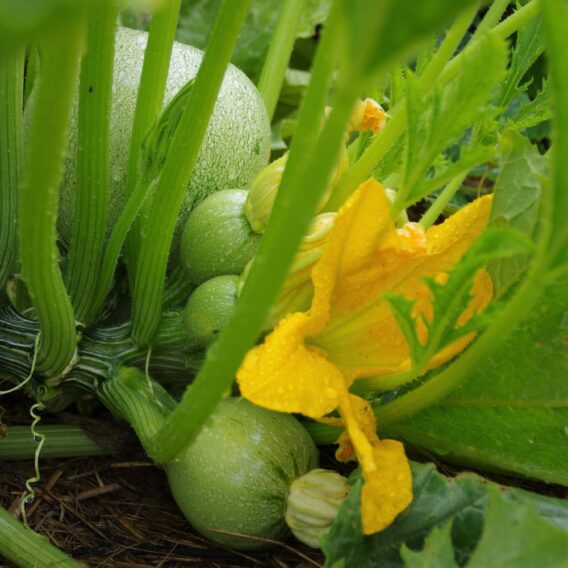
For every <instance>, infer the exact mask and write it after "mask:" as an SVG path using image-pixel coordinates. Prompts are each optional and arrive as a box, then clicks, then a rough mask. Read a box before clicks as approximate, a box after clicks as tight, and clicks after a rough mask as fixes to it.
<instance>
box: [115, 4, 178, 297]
mask: <svg viewBox="0 0 568 568" xmlns="http://www.w3.org/2000/svg"><path fill="white" fill-rule="evenodd" d="M180 3H181V0H163V1H162V2H158V5H157V7H156V10H155V11H154V13H153V14H152V22H151V23H150V31H149V33H148V43H147V44H146V51H145V52H144V64H143V66H142V74H141V76H140V86H139V88H138V95H137V98H136V109H135V111H134V123H133V127H132V134H131V138H130V153H129V155H128V165H127V170H126V196H127V197H128V196H130V195H131V194H132V193H133V192H134V191H135V190H136V187H137V185H138V177H139V176H138V164H139V160H140V152H141V149H142V142H143V140H144V137H145V136H146V134H147V133H148V131H149V130H150V128H151V127H152V125H153V124H154V122H155V121H156V119H157V118H158V115H159V114H160V112H161V110H162V106H163V102H164V93H165V91H166V82H167V78H168V70H169V68H170V57H171V54H172V47H173V44H174V38H175V34H176V28H177V23H178V17H179V10H180ZM140 230H141V225H140V222H135V223H134V227H133V228H132V230H131V231H130V234H129V237H128V241H127V245H126V262H127V265H128V267H129V271H128V278H129V282H130V290H131V291H133V290H134V275H135V274H136V262H137V258H138V254H139V250H140Z"/></svg>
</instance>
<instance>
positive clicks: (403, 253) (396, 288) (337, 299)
mask: <svg viewBox="0 0 568 568" xmlns="http://www.w3.org/2000/svg"><path fill="white" fill-rule="evenodd" d="M368 191H373V188H368ZM366 204H367V205H366V210H365V219H368V218H369V214H371V216H373V214H374V216H375V218H376V216H377V215H383V216H384V215H385V211H384V209H383V208H381V207H377V208H376V209H375V210H374V211H370V208H371V207H372V205H373V203H372V202H370V200H367V201H366ZM490 208H491V198H490V196H487V197H483V198H481V199H478V200H476V201H474V202H473V203H471V204H470V205H468V206H466V207H464V208H463V209H462V210H460V211H459V212H458V213H456V215H454V216H452V217H451V218H450V219H448V220H447V221H446V222H445V223H443V224H442V225H438V226H436V227H433V228H431V229H430V230H428V231H427V232H426V234H425V235H424V241H422V240H421V238H420V231H419V230H417V229H416V228H415V227H413V226H408V225H407V226H405V227H404V229H403V230H399V231H398V232H397V233H396V234H395V235H394V236H393V233H392V231H388V230H385V231H384V234H387V233H388V234H389V237H388V240H387V241H383V242H381V243H380V244H379V246H378V247H377V248H376V250H375V252H374V254H368V255H367V256H366V257H365V261H364V262H363V263H362V264H359V266H358V268H357V269H356V270H354V271H351V272H345V271H344V272H342V273H341V274H340V278H338V279H337V281H336V282H335V283H334V295H333V301H332V305H333V310H332V312H331V313H330V321H329V323H328V324H327V326H326V327H325V329H324V330H322V332H321V333H319V334H318V336H317V339H316V343H317V345H319V346H320V347H322V348H324V349H325V350H326V352H328V353H329V358H330V361H332V362H333V363H335V364H336V365H337V366H338V367H339V368H340V369H341V370H342V372H343V373H344V375H346V377H347V378H348V379H349V380H350V381H352V380H353V379H355V378H357V377H359V376H380V375H384V374H390V373H397V372H401V371H403V370H405V369H407V368H408V367H409V365H410V357H409V351H408V345H407V343H406V340H405V339H404V335H403V334H402V332H401V330H400V328H399V326H398V324H397V322H396V319H395V318H394V315H393V313H392V311H391V309H390V305H389V304H388V303H387V302H386V301H385V300H383V299H382V296H383V294H384V293H385V292H394V293H397V294H402V295H404V296H406V297H407V298H409V299H413V300H415V302H416V306H417V311H418V312H423V313H428V311H429V310H430V311H431V307H430V291H429V289H428V287H427V286H426V285H425V284H424V282H423V281H422V278H423V277H424V276H432V277H440V276H443V275H445V273H446V272H447V271H448V270H449V269H451V267H452V266H453V265H454V264H455V263H456V262H457V261H459V259H460V258H461V257H462V256H463V254H464V253H465V251H466V250H467V249H468V248H469V247H470V246H471V244H472V242H473V241H474V240H475V239H476V238H477V237H478V236H479V234H480V233H481V232H482V231H483V229H484V228H485V226H486V224H487V220H488V217H489V212H490ZM340 217H341V212H340V214H339V217H338V219H337V221H339V220H340ZM388 220H389V222H390V223H391V224H392V221H390V217H389V219H388ZM337 221H336V222H337ZM359 221H361V222H364V220H363V218H362V217H360V218H358V219H352V220H351V226H355V225H356V226H357V227H358V226H359V224H360V223H359ZM392 227H394V225H392ZM424 243H426V245H424ZM479 278H481V279H482V284H480V283H479V282H481V280H479ZM478 281H479V282H478ZM476 282H478V283H477V284H476V285H475V286H474V287H473V290H472V293H473V300H472V302H471V303H470V306H469V307H468V308H467V310H466V312H468V313H469V317H471V314H472V313H473V312H474V311H479V309H482V308H483V307H485V306H486V305H487V303H488V302H489V300H490V299H491V295H492V286H491V282H490V279H489V278H488V276H487V275H485V277H478V280H476ZM463 319H466V316H465V314H464V316H463ZM472 337H473V335H470V336H468V337H467V338H464V339H462V340H460V342H456V344H455V345H454V346H451V347H453V348H454V349H453V350H449V351H448V350H446V351H445V353H444V357H438V358H436V359H435V361H436V364H440V363H441V362H443V361H446V360H448V359H449V358H451V357H452V356H453V355H455V354H456V353H458V352H459V351H460V350H462V349H463V348H464V347H465V345H467V343H468V342H469V341H471V339H472Z"/></svg>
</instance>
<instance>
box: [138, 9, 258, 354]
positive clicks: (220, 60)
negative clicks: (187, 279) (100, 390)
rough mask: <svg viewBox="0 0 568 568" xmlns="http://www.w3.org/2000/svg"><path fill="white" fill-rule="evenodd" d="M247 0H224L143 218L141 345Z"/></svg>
mask: <svg viewBox="0 0 568 568" xmlns="http://www.w3.org/2000/svg"><path fill="white" fill-rule="evenodd" d="M248 4H249V0H225V1H224V2H223V5H222V6H221V9H220V11H219V15H218V17H217V20H216V22H215V26H214V28H213V31H212V32H211V37H210V39H209V43H208V45H207V50H206V52H205V55H204V57H203V62H202V63H201V66H200V68H199V71H198V73H197V76H196V78H195V83H194V85H193V88H192V89H191V92H190V94H189V99H188V101H187V106H186V109H185V111H184V113H183V115H182V117H181V120H180V123H179V128H178V129H177V131H176V134H175V136H174V139H173V141H172V144H171V147H170V149H169V153H168V156H167V159H166V162H165V164H164V168H163V170H162V174H161V176H160V179H159V181H158V184H157V187H156V193H157V195H159V196H160V198H159V199H154V200H153V201H152V204H151V206H150V207H149V208H148V214H147V215H146V216H145V218H144V223H143V228H142V233H143V234H144V239H143V240H142V243H141V247H140V255H139V257H138V262H137V266H136V279H135V283H134V305H133V317H132V320H133V335H134V338H135V339H136V340H137V341H138V342H139V343H140V344H142V345H149V344H150V343H151V342H152V339H153V337H154V334H155V332H156V330H157V328H158V324H159V322H160V315H161V312H162V303H163V294H164V284H165V279H166V269H167V264H168V253H169V250H170V247H171V243H172V238H173V234H174V229H175V225H176V222H177V219H178V215H179V209H180V207H181V202H182V200H183V196H184V193H185V189H186V187H187V183H188V181H189V178H190V177H191V174H192V172H193V166H194V165H195V160H196V159H197V155H198V152H199V149H200V147H201V142H202V140H203V136H204V135H205V131H206V129H207V125H208V124H209V119H210V117H211V113H212V112H213V107H214V105H215V101H216V100H217V95H218V93H219V88H220V87H221V82H222V81H223V76H224V75H225V70H226V69H227V66H228V64H229V60H230V58H231V55H232V53H233V49H234V47H235V43H236V41H237V38H238V36H239V32H240V29H241V25H242V23H243V21H244V18H245V16H246V13H247V9H248ZM187 132H191V133H192V135H191V136H187Z"/></svg>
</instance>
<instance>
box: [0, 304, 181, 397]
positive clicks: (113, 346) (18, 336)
mask: <svg viewBox="0 0 568 568" xmlns="http://www.w3.org/2000/svg"><path fill="white" fill-rule="evenodd" d="M38 332H39V326H38V323H37V322H36V321H33V320H30V319H27V318H25V317H23V316H21V315H20V314H18V313H17V312H16V311H15V310H14V309H13V308H11V307H10V306H9V305H4V306H2V307H0V368H2V370H3V378H10V379H11V381H12V382H14V383H19V382H21V381H22V380H24V379H25V378H27V377H28V376H29V374H30V370H31V367H32V361H33V357H34V349H35V343H36V337H37V334H38ZM130 332H131V325H130V322H126V323H124V324H121V325H117V326H113V327H108V328H98V329H94V330H89V331H88V332H86V333H85V334H84V336H83V339H82V341H81V344H80V345H79V350H78V355H79V357H78V361H77V363H76V364H75V366H74V367H73V369H72V370H71V371H70V372H69V373H68V374H67V375H66V376H65V379H64V381H63V383H62V385H63V388H64V389H65V388H66V387H68V386H76V387H78V388H80V389H83V390H87V391H92V390H93V388H95V387H96V385H98V384H99V383H101V382H104V381H105V380H107V379H108V378H109V377H112V376H113V375H114V374H115V372H116V369H117V368H118V367H119V366H121V365H128V366H138V367H144V366H145V364H146V360H147V355H148V351H147V350H146V349H144V348H142V347H140V346H139V345H137V344H136V343H135V342H134V340H133V339H132V337H131V333H130ZM187 346H188V336H187V332H186V331H185V326H184V323H183V312H181V311H179V312H166V313H165V314H164V315H163V317H162V320H161V321H160V328H159V330H158V334H157V337H156V346H155V347H154V349H153V350H152V357H151V359H150V371H151V372H152V373H155V374H156V376H162V375H164V374H176V375H178V374H180V373H183V372H186V369H187V368H188V366H189V364H190V363H191V356H190V355H187V354H186V350H187ZM33 385H34V386H35V387H37V384H36V382H35V381H34V382H33ZM53 402H55V403H56V405H57V404H58V402H57V401H53ZM49 404H51V403H49ZM51 407H52V408H53V406H51Z"/></svg>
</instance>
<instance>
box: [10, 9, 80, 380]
mask: <svg viewBox="0 0 568 568" xmlns="http://www.w3.org/2000/svg"><path fill="white" fill-rule="evenodd" d="M83 31H84V26H83V21H82V20H80V19H78V18H73V19H72V18H66V19H64V20H62V21H61V22H58V23H57V24H54V26H53V27H52V28H51V29H50V30H49V31H46V32H45V35H44V37H43V38H42V42H41V47H42V63H41V72H40V75H39V77H38V78H37V81H38V85H37V97H36V99H35V104H34V108H33V109H32V116H31V124H30V132H29V140H28V145H27V155H26V159H25V167H24V171H23V175H22V178H23V179H22V183H21V187H20V203H19V212H18V224H19V226H18V236H19V243H20V258H21V263H22V277H23V280H24V282H25V283H26V286H27V287H28V290H29V292H30V296H31V298H32V302H33V305H34V308H35V311H36V314H37V317H38V320H39V322H40V325H41V342H40V357H39V361H38V363H39V366H40V368H41V370H42V371H43V372H44V373H45V374H47V375H58V374H60V373H61V372H62V371H63V370H64V369H65V367H66V366H67V365H68V364H69V362H70V361H71V360H72V358H73V355H74V353H75V345H76V333H75V316H74V313H73V307H72V306H71V301H70V299H69V296H68V294H67V290H66V289H65V285H64V283H63V278H62V275H61V271H60V268H59V253H58V250H57V245H56V239H57V234H56V229H55V224H56V219H57V209H58V205H59V183H60V181H61V173H62V161H63V155H64V153H65V148H66V145H67V133H68V130H69V117H70V114H71V102H72V99H73V93H74V90H75V85H76V81H77V76H78V72H79V61H80V56H81V50H82V46H83V35H84V34H83Z"/></svg>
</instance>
